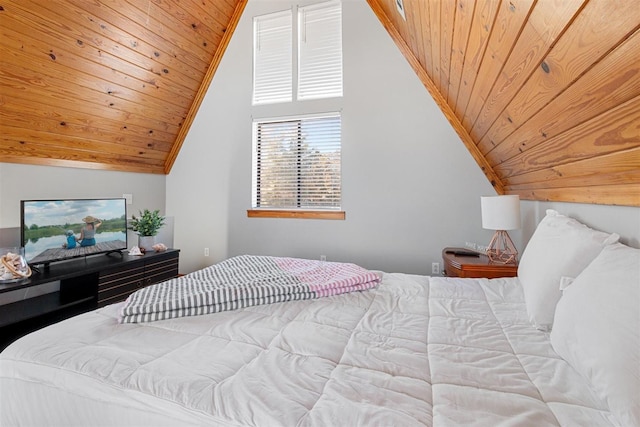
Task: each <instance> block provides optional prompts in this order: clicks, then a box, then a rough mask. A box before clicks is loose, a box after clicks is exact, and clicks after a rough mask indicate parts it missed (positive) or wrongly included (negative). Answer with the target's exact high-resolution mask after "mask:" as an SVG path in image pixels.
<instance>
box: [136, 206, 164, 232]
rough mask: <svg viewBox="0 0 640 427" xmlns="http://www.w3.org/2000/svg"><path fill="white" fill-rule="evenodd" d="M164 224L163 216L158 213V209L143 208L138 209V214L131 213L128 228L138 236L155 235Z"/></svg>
mask: <svg viewBox="0 0 640 427" xmlns="http://www.w3.org/2000/svg"><path fill="white" fill-rule="evenodd" d="M163 225H164V217H163V216H162V215H160V210H158V209H156V210H155V211H153V212H152V211H150V210H149V209H145V210H144V211H140V216H139V217H136V216H135V215H131V221H130V222H129V230H133V231H135V232H136V233H138V235H140V236H155V235H156V234H158V230H160V227H162V226H163Z"/></svg>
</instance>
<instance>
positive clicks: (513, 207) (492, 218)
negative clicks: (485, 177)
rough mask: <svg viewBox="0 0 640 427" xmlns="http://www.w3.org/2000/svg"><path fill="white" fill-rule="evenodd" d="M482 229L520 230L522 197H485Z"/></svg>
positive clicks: (482, 200)
mask: <svg viewBox="0 0 640 427" xmlns="http://www.w3.org/2000/svg"><path fill="white" fill-rule="evenodd" d="M480 205H481V208H482V228H486V229H487V230H517V229H518V228H520V196H518V195H507V196H483V197H481V198H480Z"/></svg>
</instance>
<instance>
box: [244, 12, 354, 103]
mask: <svg viewBox="0 0 640 427" xmlns="http://www.w3.org/2000/svg"><path fill="white" fill-rule="evenodd" d="M292 16H293V12H292V11H291V10H287V11H284V12H277V13H271V14H268V15H262V16H257V17H254V18H253V27H254V43H253V104H254V105H258V104H270V103H277V102H291V101H292V100H293V92H294V91H295V90H296V89H295V88H297V94H296V99H297V100H309V99H320V98H333V97H341V96H342V4H341V2H340V1H335V0H333V1H329V2H324V3H318V4H314V5H310V6H304V7H299V8H298V21H297V25H296V27H295V28H294V26H293V18H292ZM294 32H296V34H297V37H295V38H294V36H293V34H294ZM294 52H295V58H294ZM294 63H295V64H297V86H295V88H294V85H293V73H294V67H293V64H294Z"/></svg>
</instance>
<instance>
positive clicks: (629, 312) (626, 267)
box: [551, 243, 640, 426]
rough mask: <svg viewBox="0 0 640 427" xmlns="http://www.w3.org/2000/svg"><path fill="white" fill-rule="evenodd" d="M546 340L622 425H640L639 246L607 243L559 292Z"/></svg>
mask: <svg viewBox="0 0 640 427" xmlns="http://www.w3.org/2000/svg"><path fill="white" fill-rule="evenodd" d="M551 344H552V345H553V348H554V349H555V351H556V352H557V353H558V354H559V355H560V356H561V357H562V358H563V359H565V360H566V361H567V362H569V364H570V365H571V366H573V367H574V369H576V370H577V371H578V372H579V373H580V374H581V375H582V376H584V377H585V378H587V379H588V380H589V381H590V382H591V384H592V385H593V387H594V390H595V391H596V392H597V393H598V394H599V395H600V397H601V398H602V399H603V400H605V401H606V402H607V404H608V405H609V410H610V411H611V413H612V414H614V415H615V416H616V417H617V418H618V421H619V422H620V425H622V426H640V249H634V248H630V247H628V246H625V245H623V244H621V243H618V244H615V245H610V246H607V247H606V248H604V249H603V250H602V252H601V253H600V255H598V257H597V258H596V259H595V260H594V261H593V262H592V263H591V264H590V265H589V266H588V267H587V268H586V269H585V270H584V271H583V272H582V273H581V274H580V275H579V276H578V277H576V279H575V281H574V282H573V284H571V285H570V286H569V287H567V289H566V290H565V291H564V293H563V296H562V298H561V299H560V302H559V303H558V306H557V309H556V313H555V322H554V325H553V330H552V331H551Z"/></svg>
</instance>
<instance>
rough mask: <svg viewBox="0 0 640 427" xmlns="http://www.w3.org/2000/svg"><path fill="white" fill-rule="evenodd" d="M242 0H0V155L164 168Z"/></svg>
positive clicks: (178, 143) (88, 165)
mask: <svg viewBox="0 0 640 427" xmlns="http://www.w3.org/2000/svg"><path fill="white" fill-rule="evenodd" d="M245 4H246V0H0V61H1V62H0V64H1V67H0V108H1V109H0V161H4V162H17V163H30V164H44V165H59V166H68V167H86V168H96V169H110V170H119V171H133V172H149V173H168V172H169V171H170V169H171V166H172V164H173V162H174V161H175V158H176V156H177V154H178V151H179V149H180V147H181V145H182V142H183V140H184V137H185V136H186V133H187V131H188V129H189V126H190V124H191V121H192V120H193V118H194V116H195V113H196V111H197V109H198V107H199V106H200V103H201V101H202V98H203V97H204V94H205V93H206V90H207V88H208V87H209V83H210V82H211V79H212V77H213V73H214V72H215V69H216V67H217V65H218V63H219V61H220V59H221V58H222V54H223V53H224V50H225V49H226V46H227V43H228V42H229V39H230V37H231V35H232V34H233V30H234V29H235V26H236V24H237V22H238V20H239V18H240V16H241V14H242V11H243V9H244V6H245Z"/></svg>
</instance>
